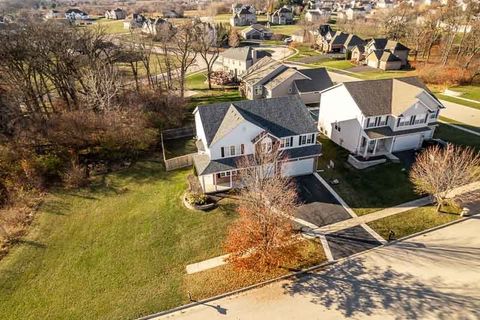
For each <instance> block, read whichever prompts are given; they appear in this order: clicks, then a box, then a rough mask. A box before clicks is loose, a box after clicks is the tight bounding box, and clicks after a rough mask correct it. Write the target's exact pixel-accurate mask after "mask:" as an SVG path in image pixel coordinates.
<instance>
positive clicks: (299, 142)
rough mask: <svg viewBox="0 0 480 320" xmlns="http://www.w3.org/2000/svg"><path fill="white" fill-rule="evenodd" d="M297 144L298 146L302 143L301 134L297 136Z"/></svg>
mask: <svg viewBox="0 0 480 320" xmlns="http://www.w3.org/2000/svg"><path fill="white" fill-rule="evenodd" d="M298 145H299V146H301V145H302V136H298Z"/></svg>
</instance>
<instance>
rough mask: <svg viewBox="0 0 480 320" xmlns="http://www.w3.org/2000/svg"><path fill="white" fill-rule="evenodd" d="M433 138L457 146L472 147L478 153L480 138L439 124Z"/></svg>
mask: <svg viewBox="0 0 480 320" xmlns="http://www.w3.org/2000/svg"><path fill="white" fill-rule="evenodd" d="M434 138H440V139H442V140H445V141H447V142H451V143H454V144H458V145H463V146H469V147H474V148H475V149H477V150H478V151H480V137H479V136H476V135H473V134H471V133H468V132H465V131H462V130H459V129H456V128H454V127H452V126H449V125H446V124H443V123H440V124H439V125H438V127H437V129H436V130H435V134H434Z"/></svg>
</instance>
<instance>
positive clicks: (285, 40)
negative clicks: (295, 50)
mask: <svg viewBox="0 0 480 320" xmlns="http://www.w3.org/2000/svg"><path fill="white" fill-rule="evenodd" d="M292 41H293V39H292V37H288V38H285V39H284V40H283V43H285V44H289V43H291V42H292Z"/></svg>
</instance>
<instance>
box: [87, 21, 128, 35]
mask: <svg viewBox="0 0 480 320" xmlns="http://www.w3.org/2000/svg"><path fill="white" fill-rule="evenodd" d="M95 22H96V24H93V25H92V26H91V27H92V28H95V27H100V28H102V29H104V30H105V33H107V34H118V33H128V32H129V31H128V30H126V29H124V28H123V20H110V19H105V18H99V19H97V20H95Z"/></svg>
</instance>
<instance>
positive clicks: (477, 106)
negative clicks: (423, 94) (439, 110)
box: [435, 93, 480, 109]
mask: <svg viewBox="0 0 480 320" xmlns="http://www.w3.org/2000/svg"><path fill="white" fill-rule="evenodd" d="M435 95H436V96H437V98H439V99H442V100H445V101H449V102H453V103H457V104H461V105H464V106H467V107H470V108H475V109H480V100H479V102H473V101H467V100H462V99H458V98H455V97H452V96H447V95H445V94H443V93H435Z"/></svg>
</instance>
